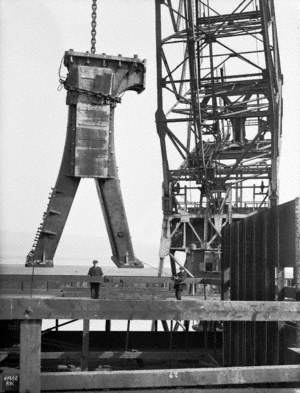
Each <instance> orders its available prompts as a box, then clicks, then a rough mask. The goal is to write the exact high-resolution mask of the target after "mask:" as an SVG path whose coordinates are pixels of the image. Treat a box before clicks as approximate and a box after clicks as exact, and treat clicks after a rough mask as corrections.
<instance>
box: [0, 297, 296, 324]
mask: <svg viewBox="0 0 300 393" xmlns="http://www.w3.org/2000/svg"><path fill="white" fill-rule="evenodd" d="M76 318H77V319H126V320H133V319H137V320H139V319H140V320H202V321H300V302H293V301H291V302H288V301H282V302H276V301H207V300H199V299H195V298H186V299H184V300H182V301H178V300H175V299H166V300H151V299H149V300H120V299H116V300H103V299H97V300H95V299H89V298H55V297H52V298H51V297H32V298H31V297H29V296H28V297H24V296H22V297H16V296H15V297H11V296H10V297H1V298H0V319H6V320H9V319H21V320H31V319H76Z"/></svg>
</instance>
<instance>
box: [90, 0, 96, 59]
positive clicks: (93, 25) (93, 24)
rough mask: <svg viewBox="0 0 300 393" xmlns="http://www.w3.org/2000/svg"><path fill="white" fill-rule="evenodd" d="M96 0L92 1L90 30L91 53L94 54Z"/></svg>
mask: <svg viewBox="0 0 300 393" xmlns="http://www.w3.org/2000/svg"><path fill="white" fill-rule="evenodd" d="M96 11H97V0H92V23H91V26H92V30H91V36H92V38H91V53H92V54H95V52H96V26H97V22H96V19H97V12H96Z"/></svg>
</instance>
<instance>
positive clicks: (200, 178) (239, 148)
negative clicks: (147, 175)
mask: <svg viewBox="0 0 300 393" xmlns="http://www.w3.org/2000/svg"><path fill="white" fill-rule="evenodd" d="M156 49H157V53H156V54H157V112H156V124H157V132H158V135H159V138H160V144H161V152H162V163H163V215H164V218H163V228H162V238H161V248H160V260H161V266H160V268H161V269H162V266H163V260H164V258H165V257H166V256H170V261H171V268H172V272H173V273H175V271H176V268H175V266H176V265H175V263H176V262H178V259H176V257H175V256H174V254H175V252H176V251H182V252H184V253H186V254H187V256H186V262H185V267H186V268H187V269H188V270H189V271H190V272H191V273H192V274H194V275H197V274H198V272H199V271H200V270H205V269H213V270H218V265H219V263H218V259H219V254H220V240H221V231H222V228H223V227H224V225H226V223H228V222H231V221H232V220H234V219H238V218H241V217H244V216H246V215H249V214H251V213H252V212H254V211H257V210H258V209H260V208H262V207H266V206H276V204H277V199H278V185H277V167H278V158H279V142H280V135H281V117H282V98H281V87H282V74H281V68H280V59H279V50H278V40H277V30H276V21H275V11H274V2H273V0H260V1H257V0H243V1H241V0H239V1H237V0H226V1H221V0H203V1H201V0H156Z"/></svg>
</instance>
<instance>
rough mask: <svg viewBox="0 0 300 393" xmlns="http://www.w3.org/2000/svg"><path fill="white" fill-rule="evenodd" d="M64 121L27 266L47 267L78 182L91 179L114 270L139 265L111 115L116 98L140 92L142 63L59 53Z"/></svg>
mask: <svg viewBox="0 0 300 393" xmlns="http://www.w3.org/2000/svg"><path fill="white" fill-rule="evenodd" d="M64 64H65V66H66V67H67V68H68V71H69V73H68V76H67V79H66V80H65V81H64V82H63V83H64V87H65V88H66V89H67V90H68V94H67V105H69V118H68V128H67V136H66V142H65V149H64V154H63V158H62V163H61V167H60V171H59V174H58V178H57V181H56V185H55V187H54V189H53V190H52V193H51V194H50V196H49V203H48V206H47V209H46V211H45V213H44V215H43V221H42V223H41V224H40V226H39V228H38V232H37V234H36V238H35V240H34V244H33V247H32V250H31V251H30V253H29V254H28V256H27V262H26V264H27V266H32V265H38V266H49V265H50V266H51V265H53V257H54V254H55V251H56V248H57V245H58V242H59V239H60V237H61V234H62V231H63V228H64V226H65V223H66V220H67V217H68V214H69V211H70V208H71V205H72V202H73V199H74V197H75V194H76V191H77V188H78V185H79V182H80V179H81V178H87V177H90V178H94V179H95V183H96V187H97V192H98V196H99V199H100V202H101V207H102V211H103V215H104V218H105V223H106V228H107V232H108V235H109V240H110V245H111V248H112V254H113V256H112V260H113V262H114V263H115V264H116V265H117V266H118V267H129V266H130V267H142V266H143V264H142V263H141V262H140V261H139V260H138V259H137V258H136V257H135V255H134V251H133V247H132V242H131V237H130V232H129V228H128V223H127V218H126V213H125V208H124V203H123V199H122V194H121V189H120V181H119V177H118V171H117V166H116V158H115V146H114V111H115V106H116V103H117V102H120V98H119V96H120V94H121V93H123V92H125V91H126V90H134V91H136V92H138V93H140V92H142V91H143V90H144V74H145V62H144V61H141V60H140V59H139V58H138V57H137V56H135V57H134V58H125V57H121V56H117V57H113V56H106V55H105V54H103V55H94V54H89V53H77V52H74V51H72V50H70V51H68V52H66V53H65V57H64Z"/></svg>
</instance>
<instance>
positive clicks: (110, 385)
mask: <svg viewBox="0 0 300 393" xmlns="http://www.w3.org/2000/svg"><path fill="white" fill-rule="evenodd" d="M299 377H300V365H288V366H261V367H228V368H197V369H191V368H190V369H169V370H168V369H165V370H122V371H100V372H99V371H90V372H84V371H83V372H76V371H75V372H51V373H42V390H43V391H49V390H59V389H60V390H64V389H65V390H66V389H72V388H73V389H74V387H75V386H76V389H77V390H80V389H100V388H101V389H120V388H123V389H129V388H136V389H138V388H152V389H153V388H158V387H177V386H178V387H184V386H189V387H196V386H199V387H200V386H205V385H206V386H213V385H239V384H259V383H282V382H288V383H293V382H299Z"/></svg>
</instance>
